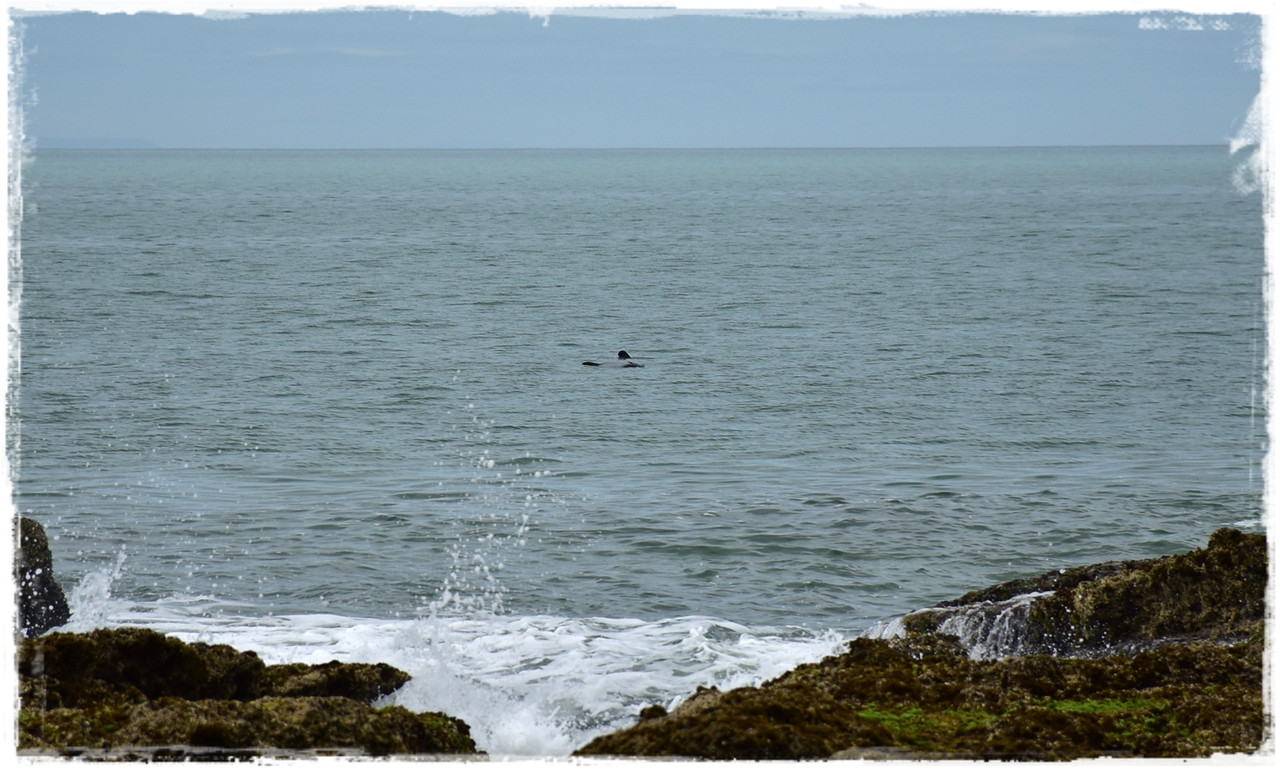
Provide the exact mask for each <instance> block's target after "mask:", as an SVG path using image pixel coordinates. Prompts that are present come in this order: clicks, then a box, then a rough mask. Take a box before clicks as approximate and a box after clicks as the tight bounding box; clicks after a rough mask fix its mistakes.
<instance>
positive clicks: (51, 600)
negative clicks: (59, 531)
mask: <svg viewBox="0 0 1280 770" xmlns="http://www.w3.org/2000/svg"><path fill="white" fill-rule="evenodd" d="M17 557H18V558H17V559H15V560H14V570H13V571H14V579H15V581H16V582H17V584H18V630H19V632H21V634H22V635H23V636H25V637H35V636H39V635H40V634H43V633H44V632H45V631H48V630H49V629H51V628H57V627H58V626H61V625H63V624H65V623H66V622H67V621H68V620H70V619H71V610H70V608H69V607H68V605H67V597H66V595H65V594H64V593H63V591H62V587H61V586H60V585H58V582H57V581H56V580H54V578H53V553H52V552H51V551H50V550H49V539H48V537H46V535H45V532H44V528H43V527H41V526H40V524H39V523H38V522H36V521H35V520H34V519H28V518H25V517H23V518H21V519H19V521H18V553H17Z"/></svg>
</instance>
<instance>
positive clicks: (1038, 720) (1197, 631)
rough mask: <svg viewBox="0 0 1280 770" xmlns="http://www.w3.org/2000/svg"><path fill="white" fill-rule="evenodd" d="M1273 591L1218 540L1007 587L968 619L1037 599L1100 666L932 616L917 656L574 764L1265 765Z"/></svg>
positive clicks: (715, 709) (810, 685)
mask: <svg viewBox="0 0 1280 770" xmlns="http://www.w3.org/2000/svg"><path fill="white" fill-rule="evenodd" d="M1266 578H1267V568H1266V542H1265V538H1263V537H1261V536H1253V535H1245V534H1243V533H1240V532H1236V531H1234V530H1219V531H1218V532H1215V533H1214V534H1213V536H1212V538H1211V539H1210V542H1209V545H1208V547H1206V548H1204V549H1201V550H1198V551H1195V552H1193V553H1190V554H1184V555H1181V556H1175V557H1168V558H1164V559H1151V560H1146V561H1142V562H1124V563H1120V562H1112V563H1108V564H1105V565H1098V566H1097V568H1096V569H1089V568H1080V569H1078V570H1065V571H1063V572H1060V573H1054V574H1053V575H1048V576H1043V577H1042V578H1037V579H1033V580H1028V581H1016V582H1015V583H1014V584H1004V585H1002V586H997V587H995V588H994V589H991V590H989V591H986V592H980V593H975V594H971V595H969V596H968V597H965V599H964V600H963V601H962V602H958V603H956V606H957V607H959V606H961V605H970V606H971V605H973V604H974V603H976V604H979V605H981V604H988V605H996V604H1005V603H1009V602H1011V601H1013V600H1014V599H1015V597H1017V596H1019V595H1021V594H1025V593H1027V592H1028V591H1032V592H1042V593H1043V594H1044V596H1042V597H1038V598H1037V601H1044V602H1045V604H1044V607H1046V608H1048V609H1043V610H1038V609H1036V606H1037V605H1036V604H1035V602H1027V603H1026V605H1027V607H1029V608H1031V609H1030V610H1029V611H1028V613H1027V614H1026V616H1025V618H1024V620H1025V621H1026V622H1028V623H1030V624H1039V626H1038V628H1039V630H1038V631H1036V630H1033V631H1031V632H1030V633H1031V634H1032V638H1033V639H1034V640H1038V641H1035V642H1034V643H1035V644H1040V645H1042V646H1043V647H1049V648H1053V649H1056V650H1063V649H1067V650H1070V651H1073V652H1079V651H1085V652H1088V653H1090V654H1089V655H1084V656H1076V657H1055V656H1052V655H1048V654H1024V655H1017V656H1009V657H1003V658H999V659H983V658H981V657H977V658H975V657H972V656H970V655H969V654H968V653H969V649H968V648H967V646H966V645H964V644H962V643H961V641H960V639H958V638H957V637H955V636H952V635H948V634H944V633H940V632H938V630H937V629H938V628H939V627H940V626H941V625H942V619H944V618H945V612H937V611H934V610H931V611H928V612H926V613H916V614H913V616H912V618H914V622H913V623H908V624H906V628H907V631H908V633H907V636H906V637H904V638H896V639H889V640H886V639H856V640H854V641H852V642H850V644H849V646H848V649H847V651H846V652H844V653H843V654H841V655H836V656H831V657H828V658H826V659H824V660H822V661H820V662H818V663H812V664H807V665H803V666H800V667H798V668H796V669H795V670H793V671H791V672H789V673H787V674H785V675H783V676H781V677H779V678H778V679H775V680H773V681H770V682H766V683H764V684H763V685H761V686H760V687H745V688H740V689H737V690H732V691H730V692H727V693H720V692H719V691H716V690H714V689H712V690H704V689H701V688H700V689H699V691H698V692H697V693H695V694H694V695H693V696H692V697H690V698H689V699H688V700H687V701H686V702H685V703H683V704H681V705H680V706H678V707H676V708H675V709H673V710H672V711H671V713H670V714H667V715H665V716H664V715H655V716H654V718H650V719H644V720H642V721H641V722H639V723H638V724H636V725H635V726H633V727H630V728H627V729H625V730H621V731H618V732H616V733H613V734H611V735H605V736H601V737H599V738H596V739H595V740H593V741H591V742H590V743H589V744H587V745H586V746H584V747H583V748H581V749H579V750H578V752H577V754H579V755H612V756H649V757H653V756H672V757H674V756H678V757H696V758H704V759H802V758H817V757H835V758H844V759H850V758H895V759H939V758H947V759H1021V760H1068V759H1076V758H1086V757H1101V756H1118V757H1119V756H1142V757H1203V756H1209V755H1212V754H1217V753H1231V752H1253V751H1256V750H1258V748H1259V747H1260V746H1261V744H1262V740H1263V735H1264V727H1265V725H1266V724H1267V723H1266V721H1265V720H1264V712H1263V699H1262V670H1263V649H1264V647H1265V643H1264V627H1265V626H1264V623H1265V621H1264V618H1263V611H1264V607H1265V602H1264V589H1265V585H1266ZM1046 600H1053V601H1046ZM929 613H935V614H929ZM1055 613H1056V614H1055ZM1061 626H1065V627H1066V628H1067V629H1069V632H1068V633H1062V632H1059V631H1058V630H1057V629H1059V628H1060V627H1061ZM1035 634H1040V635H1039V636H1035ZM1119 653H1123V654H1119Z"/></svg>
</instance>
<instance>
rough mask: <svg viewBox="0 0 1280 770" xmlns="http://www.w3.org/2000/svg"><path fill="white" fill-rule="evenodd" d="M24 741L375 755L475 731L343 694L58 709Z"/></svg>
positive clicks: (28, 724) (465, 737) (31, 727)
mask: <svg viewBox="0 0 1280 770" xmlns="http://www.w3.org/2000/svg"><path fill="white" fill-rule="evenodd" d="M20 742H21V745H22V746H23V747H24V748H28V747H31V748H38V747H43V746H50V745H52V746H103V745H112V746H127V747H138V746H157V745H189V746H203V747H216V748H225V749H245V748H250V747H256V746H258V747H278V748H284V749H314V748H317V747H325V748H338V749H342V748H359V749H362V750H364V751H365V752H367V753H369V754H371V755H373V756H385V755H388V754H459V753H463V754H471V753H475V744H474V743H473V742H472V740H471V738H470V730H469V728H468V727H467V725H466V724H465V723H464V722H462V721H460V720H457V719H453V718H452V717H448V716H446V715H444V714H434V713H427V714H414V713H413V712H410V711H409V710H408V709H405V708H402V707H400V706H389V707H387V708H381V709H374V708H371V707H370V706H368V705H367V704H363V703H359V702H357V701H354V700H351V699H350V698H341V697H305V698H280V697H266V698H258V699H256V700H251V701H236V700H199V701H190V700H185V699H182V698H171V697H166V698H159V699H157V700H149V701H143V702H141V703H133V704H126V705H116V706H114V707H111V708H106V709H104V708H93V709H53V710H50V711H46V712H43V713H41V714H39V715H35V716H31V717H28V718H26V719H24V720H23V724H22V725H21V734H20Z"/></svg>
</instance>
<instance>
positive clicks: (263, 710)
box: [18, 628, 476, 757]
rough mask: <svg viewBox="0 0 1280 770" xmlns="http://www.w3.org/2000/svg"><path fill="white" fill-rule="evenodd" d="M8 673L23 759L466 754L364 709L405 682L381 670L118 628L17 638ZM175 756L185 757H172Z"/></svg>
mask: <svg viewBox="0 0 1280 770" xmlns="http://www.w3.org/2000/svg"><path fill="white" fill-rule="evenodd" d="M18 673H19V698H20V702H21V709H20V712H19V720H18V739H19V740H18V743H19V748H20V749H23V750H39V749H47V748H56V749H68V748H71V747H94V748H102V747H107V748H113V747H137V746H179V747H181V746H196V747H218V748H223V749H235V750H239V749H249V748H253V747H260V748H285V749H298V750H304V749H305V750H310V749H358V750H360V751H363V752H365V753H369V754H375V755H382V754H404V753H411V754H437V753H466V754H471V753H475V752H476V747H475V743H474V741H473V740H472V739H471V737H470V729H469V728H468V726H467V725H466V724H465V723H464V722H461V721H460V720H457V719H454V718H452V717H449V716H447V715H445V714H437V713H426V714H414V713H412V712H410V711H408V710H406V709H404V708H401V707H398V706H393V707H386V708H374V707H373V706H372V705H370V704H371V703H372V702H373V701H375V700H376V699H378V698H380V697H382V696H385V695H387V694H389V693H391V692H394V691H395V690H396V689H398V688H399V687H400V686H402V685H403V684H404V683H405V682H407V681H408V680H409V675H408V674H406V673H404V672H403V671H399V670H398V669H395V668H393V667H391V666H388V665H386V664H360V663H338V662H337V661H332V662H330V663H325V664H321V665H317V666H309V665H303V664H288V665H277V666H267V665H265V664H264V663H263V662H262V660H261V659H260V658H259V657H258V656H257V655H256V654H255V653H252V652H240V651H238V650H235V649H233V648H231V647H229V646H227V645H208V644H203V643H199V642H196V643H191V644H187V643H184V642H182V641H180V640H178V639H175V638H172V637H168V636H165V635H163V634H159V633H157V632H155V631H151V630H149V629H141V628H123V629H99V630H96V631H92V632H89V633H84V634H70V633H53V634H48V635H46V636H44V637H40V638H38V639H29V640H25V641H24V642H23V643H22V644H21V646H20V648H19V654H18ZM168 750H169V749H166V751H168ZM153 754H154V752H153ZM243 755H244V754H243V752H241V753H240V754H237V755H236V756H243ZM176 756H179V757H182V756H187V754H186V753H184V752H183V751H181V750H178V754H177V755H176Z"/></svg>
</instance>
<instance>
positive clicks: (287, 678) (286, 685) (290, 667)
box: [267, 660, 410, 703]
mask: <svg viewBox="0 0 1280 770" xmlns="http://www.w3.org/2000/svg"><path fill="white" fill-rule="evenodd" d="M409 678H410V677H409V675H408V674H406V673H405V672H403V671H401V670H399V669H397V668H395V667H393V666H389V665H387V664H386V663H339V662H338V661H336V660H334V661H330V662H328V663H321V664H318V665H307V664H305V663H289V664H283V665H276V666H268V667H267V680H268V689H269V690H270V692H271V693H272V694H274V695H282V696H287V697H293V698H297V697H303V696H308V695H316V696H328V697H333V696H341V697H344V698H352V699H353V700H358V701H361V702H364V703H372V702H374V701H375V700H377V699H378V698H381V697H382V696H384V695H390V694H391V693H393V692H395V691H396V690H398V689H400V688H401V687H403V686H404V684H405V683H406V682H408V681H409Z"/></svg>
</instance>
